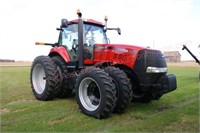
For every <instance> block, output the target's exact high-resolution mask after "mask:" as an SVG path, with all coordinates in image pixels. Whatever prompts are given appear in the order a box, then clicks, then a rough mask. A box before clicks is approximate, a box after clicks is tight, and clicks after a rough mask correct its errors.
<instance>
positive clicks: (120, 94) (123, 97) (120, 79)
mask: <svg viewBox="0 0 200 133" xmlns="http://www.w3.org/2000/svg"><path fill="white" fill-rule="evenodd" d="M104 70H105V72H106V73H108V74H109V76H110V77H111V78H112V81H113V83H114V84H115V87H116V90H117V93H116V97H117V101H116V105H115V107H114V109H113V113H123V112H124V110H125V109H126V108H127V107H128V104H129V103H130V101H131V99H132V86H131V83H130V80H129V78H128V77H127V75H126V74H125V73H124V72H123V71H122V70H120V69H119V68H116V67H106V68H105V69H104Z"/></svg>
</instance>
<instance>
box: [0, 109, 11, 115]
mask: <svg viewBox="0 0 200 133" xmlns="http://www.w3.org/2000/svg"><path fill="white" fill-rule="evenodd" d="M9 112H11V111H10V110H9V109H7V108H3V109H0V113H1V114H7V113H9Z"/></svg>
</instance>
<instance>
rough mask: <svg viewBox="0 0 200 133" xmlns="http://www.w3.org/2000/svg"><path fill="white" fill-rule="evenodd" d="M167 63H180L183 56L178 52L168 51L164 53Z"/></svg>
mask: <svg viewBox="0 0 200 133" xmlns="http://www.w3.org/2000/svg"><path fill="white" fill-rule="evenodd" d="M163 55H164V57H165V60H166V62H180V61H181V54H180V53H179V52H178V51H166V52H164V53H163Z"/></svg>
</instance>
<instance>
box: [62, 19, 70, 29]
mask: <svg viewBox="0 0 200 133" xmlns="http://www.w3.org/2000/svg"><path fill="white" fill-rule="evenodd" d="M67 25H68V20H67V19H61V25H60V27H61V28H64V27H67Z"/></svg>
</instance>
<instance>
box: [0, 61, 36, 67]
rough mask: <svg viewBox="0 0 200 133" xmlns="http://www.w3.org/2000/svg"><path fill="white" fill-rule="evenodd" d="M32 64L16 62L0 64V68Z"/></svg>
mask: <svg viewBox="0 0 200 133" xmlns="http://www.w3.org/2000/svg"><path fill="white" fill-rule="evenodd" d="M31 64H32V62H24V61H17V62H0V66H31Z"/></svg>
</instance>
